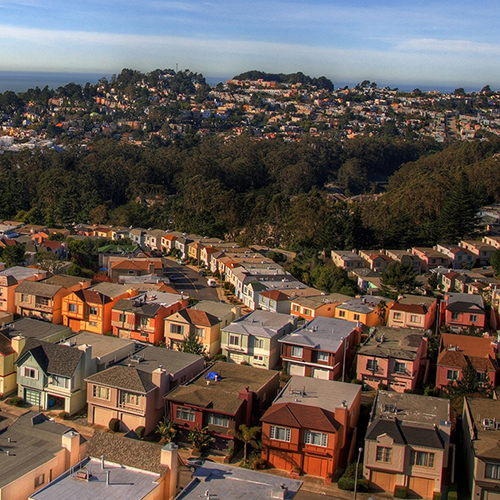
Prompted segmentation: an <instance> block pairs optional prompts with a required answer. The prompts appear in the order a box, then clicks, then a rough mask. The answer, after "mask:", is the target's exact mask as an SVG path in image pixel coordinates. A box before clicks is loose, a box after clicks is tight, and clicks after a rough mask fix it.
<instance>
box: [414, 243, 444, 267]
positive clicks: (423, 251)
mask: <svg viewBox="0 0 500 500" xmlns="http://www.w3.org/2000/svg"><path fill="white" fill-rule="evenodd" d="M411 253H412V254H413V255H416V256H417V257H418V258H419V259H420V260H421V262H422V264H421V270H422V272H423V273H425V272H426V271H430V270H432V269H435V268H436V267H440V266H443V267H450V264H451V259H450V257H448V256H447V255H445V254H444V253H443V252H439V251H437V250H435V249H434V248H424V247H413V248H412V249H411Z"/></svg>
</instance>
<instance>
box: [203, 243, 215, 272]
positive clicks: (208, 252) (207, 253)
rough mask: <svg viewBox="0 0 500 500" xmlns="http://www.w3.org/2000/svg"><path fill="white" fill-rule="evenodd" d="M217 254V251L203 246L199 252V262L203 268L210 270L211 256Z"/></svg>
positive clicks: (211, 247)
mask: <svg viewBox="0 0 500 500" xmlns="http://www.w3.org/2000/svg"><path fill="white" fill-rule="evenodd" d="M216 253H219V250H217V249H216V248H214V247H213V246H205V245H204V246H203V248H202V249H201V252H200V260H201V262H202V263H203V264H205V266H206V267H207V268H208V269H210V268H211V267H212V256H213V255H215V254H216Z"/></svg>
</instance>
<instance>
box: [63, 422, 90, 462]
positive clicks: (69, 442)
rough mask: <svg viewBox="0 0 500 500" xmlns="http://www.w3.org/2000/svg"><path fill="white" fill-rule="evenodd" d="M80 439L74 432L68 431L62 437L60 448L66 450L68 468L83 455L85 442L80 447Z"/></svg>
mask: <svg viewBox="0 0 500 500" xmlns="http://www.w3.org/2000/svg"><path fill="white" fill-rule="evenodd" d="M80 442H81V437H80V434H78V432H76V431H73V430H71V431H68V432H65V433H64V434H63V435H62V443H61V445H62V447H63V448H66V450H67V451H68V455H69V467H73V466H74V465H76V464H77V463H78V462H79V461H80V458H81V457H82V455H83V454H84V453H85V448H86V442H85V444H83V445H80Z"/></svg>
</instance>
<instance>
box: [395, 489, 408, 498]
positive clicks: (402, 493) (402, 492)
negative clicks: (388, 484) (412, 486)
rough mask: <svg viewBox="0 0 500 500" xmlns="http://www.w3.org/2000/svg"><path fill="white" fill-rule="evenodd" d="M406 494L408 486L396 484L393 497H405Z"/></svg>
mask: <svg viewBox="0 0 500 500" xmlns="http://www.w3.org/2000/svg"><path fill="white" fill-rule="evenodd" d="M407 496H408V488H407V487H406V486H396V487H395V488H394V498H406V497H407Z"/></svg>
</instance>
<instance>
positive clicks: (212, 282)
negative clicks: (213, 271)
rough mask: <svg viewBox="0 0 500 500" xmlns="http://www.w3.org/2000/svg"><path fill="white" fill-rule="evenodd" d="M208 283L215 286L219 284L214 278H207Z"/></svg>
mask: <svg viewBox="0 0 500 500" xmlns="http://www.w3.org/2000/svg"><path fill="white" fill-rule="evenodd" d="M207 285H208V286H211V287H212V288H215V287H216V286H217V281H215V280H214V279H213V278H210V279H208V280H207Z"/></svg>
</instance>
